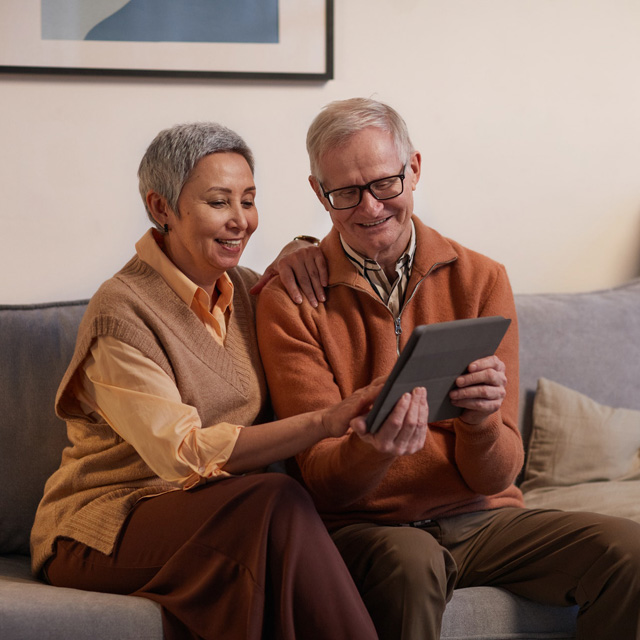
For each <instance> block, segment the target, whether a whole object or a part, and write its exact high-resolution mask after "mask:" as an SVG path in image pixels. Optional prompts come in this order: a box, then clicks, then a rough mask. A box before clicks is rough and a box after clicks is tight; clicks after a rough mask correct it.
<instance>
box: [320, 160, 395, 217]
mask: <svg viewBox="0 0 640 640" xmlns="http://www.w3.org/2000/svg"><path fill="white" fill-rule="evenodd" d="M406 168H407V165H406V164H405V165H404V166H403V167H402V173H399V174H398V175H397V176H388V177H386V178H378V179H377V180H372V181H371V182H368V183H367V184H362V185H360V184H354V185H352V186H349V187H341V188H340V189H333V190H331V191H325V190H324V187H323V186H322V183H320V188H321V189H322V193H323V194H324V197H325V198H327V199H328V200H329V204H330V205H331V206H332V207H333V208H334V209H337V210H338V211H340V210H341V209H351V208H353V207H357V206H358V205H359V204H360V203H361V202H362V194H363V193H364V192H365V191H368V192H369V193H370V194H371V195H372V196H373V197H374V198H375V199H376V200H391V198H397V197H398V196H399V195H400V194H401V193H402V192H403V190H404V171H405V169H406Z"/></svg>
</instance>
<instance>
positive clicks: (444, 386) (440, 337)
mask: <svg viewBox="0 0 640 640" xmlns="http://www.w3.org/2000/svg"><path fill="white" fill-rule="evenodd" d="M509 324H511V320H509V319H507V318H503V317H502V316H488V317H482V318H469V319H465V320H453V321H451V322H438V323H435V324H423V325H420V326H418V327H416V328H415V329H414V330H413V333H412V334H411V337H410V338H409V341H408V342H407V344H406V346H405V348H404V349H403V350H402V353H401V354H400V357H399V358H398V360H397V361H396V364H395V366H394V367H393V370H392V371H391V373H390V374H389V377H388V378H387V381H386V382H385V385H384V387H383V388H382V391H381V392H380V394H379V395H378V397H377V398H376V401H375V403H374V404H373V407H372V408H371V411H370V412H369V414H368V415H367V418H366V421H367V427H368V429H369V431H370V432H371V433H375V432H376V431H377V430H378V429H379V428H380V426H381V425H382V423H383V422H384V421H385V420H386V418H387V416H388V415H389V413H390V412H391V410H392V409H393V407H394V406H395V404H396V402H397V401H398V400H399V399H400V397H401V396H402V394H404V393H406V392H411V391H412V390H413V389H414V388H415V387H426V389H427V403H428V404H429V422H438V421H440V420H446V419H448V418H455V417H456V416H459V415H460V414H461V413H462V409H461V408H460V407H454V406H453V405H452V404H451V402H450V400H449V392H450V391H452V390H453V389H454V387H455V382H456V378H457V377H458V376H460V375H462V374H463V373H465V372H466V371H467V367H468V366H469V365H470V364H471V363H472V362H473V361H474V360H478V359H480V358H485V357H487V356H491V355H493V354H494V353H495V351H496V349H497V348H498V345H499V344H500V342H501V341H502V338H503V337H504V334H505V333H506V332H507V328H508V327H509Z"/></svg>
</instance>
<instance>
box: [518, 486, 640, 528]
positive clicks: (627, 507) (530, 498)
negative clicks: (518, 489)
mask: <svg viewBox="0 0 640 640" xmlns="http://www.w3.org/2000/svg"><path fill="white" fill-rule="evenodd" d="M524 502H525V505H526V506H527V507H529V509H562V510H564V511H593V512H595V513H603V514H605V515H608V516H618V517H622V518H630V519H631V520H635V521H636V522H640V480H627V481H609V482H584V483H581V484H576V485H573V486H571V487H544V488H542V489H533V490H532V491H527V492H526V493H525V494H524Z"/></svg>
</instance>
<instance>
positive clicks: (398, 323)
mask: <svg viewBox="0 0 640 640" xmlns="http://www.w3.org/2000/svg"><path fill="white" fill-rule="evenodd" d="M457 259H458V258H457V257H456V258H451V260H445V261H444V262H435V263H434V264H432V265H431V267H430V268H429V271H427V273H426V274H425V275H424V276H423V277H422V278H421V279H420V280H418V283H417V284H416V286H415V287H414V288H413V291H412V292H411V295H410V296H409V298H408V300H405V302H404V304H403V305H402V309H400V312H399V313H398V317H397V318H394V317H393V314H392V313H391V309H389V307H387V305H386V304H384V302H382V300H380V298H379V297H378V296H376V295H375V294H373V293H371V292H370V291H367V290H366V289H363V288H362V287H356V286H354V285H352V284H349V283H348V282H334V283H333V284H330V285H329V287H335V286H343V287H349V288H350V289H353V290H355V291H360V292H361V293H366V294H367V295H368V296H369V297H371V298H373V299H374V300H376V301H377V302H379V303H380V304H381V305H383V306H384V308H385V309H387V311H389V314H390V315H391V318H392V319H393V328H394V331H395V334H396V353H397V354H398V355H400V336H401V335H402V313H403V312H404V310H405V309H406V308H407V305H408V304H409V303H410V302H411V300H413V297H414V296H415V295H416V292H417V291H418V288H419V287H420V285H421V284H422V283H423V282H424V281H425V280H426V279H427V278H428V277H429V276H430V275H431V273H432V272H433V270H434V269H437V268H438V267H441V266H444V265H445V264H451V263H452V262H455V261H456V260H457Z"/></svg>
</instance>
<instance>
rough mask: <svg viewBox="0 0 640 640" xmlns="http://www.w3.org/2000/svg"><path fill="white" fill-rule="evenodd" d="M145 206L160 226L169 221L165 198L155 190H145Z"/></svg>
mask: <svg viewBox="0 0 640 640" xmlns="http://www.w3.org/2000/svg"><path fill="white" fill-rule="evenodd" d="M146 200H147V208H148V209H149V212H150V213H151V215H152V216H153V219H154V220H155V221H156V222H157V223H158V226H159V227H160V228H162V227H164V225H165V224H167V223H168V222H169V205H168V204H167V199H166V198H165V197H164V196H161V195H160V194H159V193H156V192H155V191H148V192H147V198H146Z"/></svg>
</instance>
